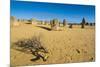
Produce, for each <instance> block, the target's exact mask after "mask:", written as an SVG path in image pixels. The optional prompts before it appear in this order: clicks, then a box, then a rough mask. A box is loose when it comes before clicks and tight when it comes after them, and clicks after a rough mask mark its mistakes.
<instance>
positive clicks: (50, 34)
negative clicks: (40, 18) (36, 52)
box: [11, 24, 95, 66]
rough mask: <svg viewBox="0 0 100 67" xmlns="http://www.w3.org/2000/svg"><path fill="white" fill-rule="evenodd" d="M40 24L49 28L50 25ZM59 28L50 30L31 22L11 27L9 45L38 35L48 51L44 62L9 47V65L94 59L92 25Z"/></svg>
mask: <svg viewBox="0 0 100 67" xmlns="http://www.w3.org/2000/svg"><path fill="white" fill-rule="evenodd" d="M41 26H42V27H47V28H50V26H45V25H41ZM63 29H64V30H63ZM61 30H62V31H50V30H46V29H44V28H41V27H40V26H34V25H32V24H20V25H19V26H17V27H16V26H15V27H14V26H13V27H11V45H13V44H12V43H14V42H16V41H18V40H21V39H26V38H31V37H32V36H34V35H39V36H40V37H41V40H42V43H43V44H44V47H46V48H47V49H48V50H49V52H50V53H49V58H48V60H47V61H46V62H44V61H43V60H42V59H40V60H37V61H35V62H32V61H30V59H32V58H33V55H31V54H26V53H24V52H20V51H17V50H15V49H12V48H11V65H13V66H15V65H36V64H53V63H54V64H55V63H71V62H87V61H94V60H95V28H94V27H93V26H92V27H90V26H87V27H86V28H85V29H81V28H80V26H75V27H74V28H72V29H69V28H61Z"/></svg>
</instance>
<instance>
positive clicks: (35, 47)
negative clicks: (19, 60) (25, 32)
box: [14, 36, 48, 61]
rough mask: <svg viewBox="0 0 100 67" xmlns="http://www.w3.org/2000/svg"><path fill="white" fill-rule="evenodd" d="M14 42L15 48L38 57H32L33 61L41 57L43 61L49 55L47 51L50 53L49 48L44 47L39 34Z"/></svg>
mask: <svg viewBox="0 0 100 67" xmlns="http://www.w3.org/2000/svg"><path fill="white" fill-rule="evenodd" d="M14 44H15V46H14V47H15V48H14V49H16V50H19V51H22V52H26V53H32V54H33V55H34V56H35V57H36V58H33V59H31V60H32V61H35V60H38V59H40V58H42V59H43V61H46V60H47V57H48V56H47V55H46V53H48V50H47V49H46V48H44V47H43V44H42V42H41V40H40V37H39V36H34V37H33V38H31V39H25V40H20V41H18V42H16V43H14Z"/></svg>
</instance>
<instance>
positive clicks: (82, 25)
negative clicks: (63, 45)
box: [81, 18, 86, 28]
mask: <svg viewBox="0 0 100 67" xmlns="http://www.w3.org/2000/svg"><path fill="white" fill-rule="evenodd" d="M85 23H86V21H85V18H83V19H82V23H81V28H84V27H85Z"/></svg>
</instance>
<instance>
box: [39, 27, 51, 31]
mask: <svg viewBox="0 0 100 67" xmlns="http://www.w3.org/2000/svg"><path fill="white" fill-rule="evenodd" d="M37 27H40V28H42V29H45V30H48V31H51V29H50V28H47V27H44V26H37Z"/></svg>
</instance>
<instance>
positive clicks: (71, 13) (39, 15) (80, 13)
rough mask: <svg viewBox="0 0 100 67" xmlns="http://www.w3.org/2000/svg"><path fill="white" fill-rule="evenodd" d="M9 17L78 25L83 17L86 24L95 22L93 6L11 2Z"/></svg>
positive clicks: (13, 0)
mask: <svg viewBox="0 0 100 67" xmlns="http://www.w3.org/2000/svg"><path fill="white" fill-rule="evenodd" d="M10 7H11V8H10V10H11V16H15V17H16V18H17V19H31V18H35V19H38V20H51V19H53V18H57V19H59V21H63V19H66V20H67V21H68V22H70V23H73V22H74V23H80V22H81V21H82V18H83V17H84V18H85V19H86V21H87V22H95V6H93V5H75V4H58V3H43V2H25V1H15V0H12V1H11V6H10Z"/></svg>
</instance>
